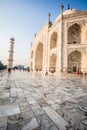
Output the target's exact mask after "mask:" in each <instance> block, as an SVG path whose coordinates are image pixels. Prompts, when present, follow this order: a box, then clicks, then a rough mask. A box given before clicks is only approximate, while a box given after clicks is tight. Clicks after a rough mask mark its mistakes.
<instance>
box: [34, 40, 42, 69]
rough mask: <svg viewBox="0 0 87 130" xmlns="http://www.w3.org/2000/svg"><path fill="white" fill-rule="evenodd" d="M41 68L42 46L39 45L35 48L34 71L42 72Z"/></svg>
mask: <svg viewBox="0 0 87 130" xmlns="http://www.w3.org/2000/svg"><path fill="white" fill-rule="evenodd" d="M42 66H43V44H42V43H39V44H38V46H37V48H36V57H35V70H36V71H42Z"/></svg>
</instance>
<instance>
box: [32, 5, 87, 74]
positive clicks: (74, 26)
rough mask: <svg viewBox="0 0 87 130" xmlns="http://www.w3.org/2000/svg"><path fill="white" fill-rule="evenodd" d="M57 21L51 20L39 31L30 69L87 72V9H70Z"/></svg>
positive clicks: (61, 9)
mask: <svg viewBox="0 0 87 130" xmlns="http://www.w3.org/2000/svg"><path fill="white" fill-rule="evenodd" d="M63 8H64V6H63V5H61V6H60V15H59V16H58V17H57V18H56V20H55V21H54V23H52V22H51V20H50V13H49V14H48V22H47V24H46V25H45V26H44V27H43V28H42V30H41V31H40V32H39V33H38V34H36V35H35V40H34V43H33V45H32V46H31V51H30V53H31V55H30V70H31V71H43V72H45V71H46V70H47V71H48V72H55V73H59V72H67V73H75V72H77V71H78V70H80V71H82V72H83V73H84V72H87V10H85V11H80V10H77V9H72V8H70V7H69V6H68V9H67V10H65V11H63Z"/></svg>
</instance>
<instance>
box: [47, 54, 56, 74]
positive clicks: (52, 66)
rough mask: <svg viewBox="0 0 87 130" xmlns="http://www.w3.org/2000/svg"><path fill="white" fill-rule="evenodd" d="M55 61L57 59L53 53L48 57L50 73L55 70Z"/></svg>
mask: <svg viewBox="0 0 87 130" xmlns="http://www.w3.org/2000/svg"><path fill="white" fill-rule="evenodd" d="M56 61H57V56H56V55H55V54H52V56H51V57H50V65H49V71H50V72H51V73H54V72H55V71H56Z"/></svg>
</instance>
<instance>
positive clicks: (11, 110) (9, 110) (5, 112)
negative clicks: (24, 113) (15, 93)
mask: <svg viewBox="0 0 87 130" xmlns="http://www.w3.org/2000/svg"><path fill="white" fill-rule="evenodd" d="M17 113H20V109H19V106H18V104H11V105H4V106H0V117H5V116H10V115H14V114H17Z"/></svg>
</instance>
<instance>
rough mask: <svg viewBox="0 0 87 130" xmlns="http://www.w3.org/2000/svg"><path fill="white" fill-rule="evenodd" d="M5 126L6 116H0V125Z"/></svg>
mask: <svg viewBox="0 0 87 130" xmlns="http://www.w3.org/2000/svg"><path fill="white" fill-rule="evenodd" d="M5 126H7V117H3V118H0V127H5Z"/></svg>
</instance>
